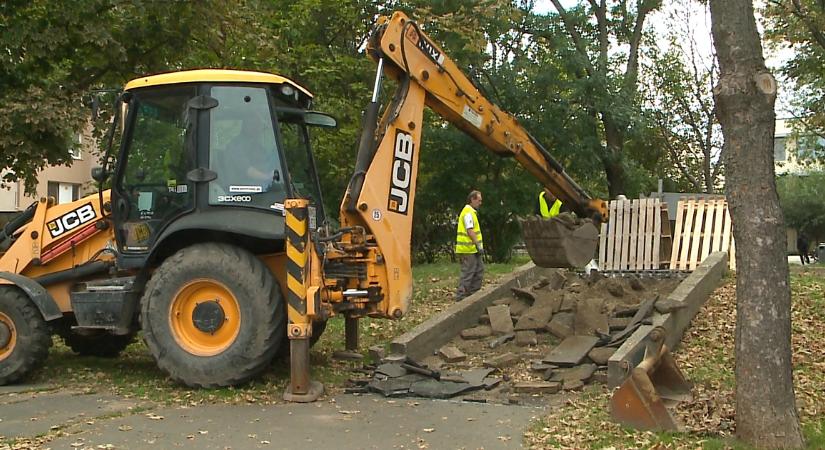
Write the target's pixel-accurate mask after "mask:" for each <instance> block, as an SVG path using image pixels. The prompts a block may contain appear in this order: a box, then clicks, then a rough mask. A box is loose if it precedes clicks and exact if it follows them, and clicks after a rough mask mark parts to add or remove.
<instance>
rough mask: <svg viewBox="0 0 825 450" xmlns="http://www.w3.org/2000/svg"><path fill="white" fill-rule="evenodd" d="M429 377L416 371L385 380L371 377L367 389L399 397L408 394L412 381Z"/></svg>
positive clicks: (385, 395)
mask: <svg viewBox="0 0 825 450" xmlns="http://www.w3.org/2000/svg"><path fill="white" fill-rule="evenodd" d="M430 379H431V378H429V377H425V376H424V375H419V374H416V373H412V374H407V375H404V376H401V377H398V378H388V379H386V380H378V379H373V380H372V381H370V382H369V384H368V385H367V389H369V390H370V391H371V392H377V393H379V394H381V395H383V396H384V397H400V396H404V395H409V393H410V388H411V387H412V384H413V383H415V382H417V381H423V380H430Z"/></svg>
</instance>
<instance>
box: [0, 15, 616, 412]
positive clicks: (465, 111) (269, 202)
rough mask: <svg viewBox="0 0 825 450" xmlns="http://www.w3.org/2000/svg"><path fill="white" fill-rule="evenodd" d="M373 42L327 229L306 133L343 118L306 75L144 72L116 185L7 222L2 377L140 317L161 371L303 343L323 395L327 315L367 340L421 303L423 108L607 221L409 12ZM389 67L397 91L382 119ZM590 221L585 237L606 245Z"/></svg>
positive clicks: (236, 371) (301, 378)
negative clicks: (315, 353) (352, 146)
mask: <svg viewBox="0 0 825 450" xmlns="http://www.w3.org/2000/svg"><path fill="white" fill-rule="evenodd" d="M367 52H368V54H369V56H370V57H372V58H373V59H374V60H375V61H376V62H377V64H378V70H377V74H376V78H375V88H374V91H373V96H372V101H371V102H370V104H369V106H368V108H367V112H366V114H365V126H364V132H363V135H362V137H361V141H360V144H359V148H358V155H357V161H356V164H355V173H354V174H353V176H352V179H351V181H350V183H349V186H348V188H347V191H346V193H345V194H344V196H343V200H342V202H341V206H340V212H339V220H340V227H339V228H337V229H332V228H331V227H330V226H328V225H325V224H326V223H328V222H327V220H326V218H327V213H326V211H324V208H323V202H322V197H321V191H320V185H319V182H318V176H319V174H318V173H317V170H316V165H315V162H314V160H313V155H312V151H311V148H310V130H311V129H312V128H314V127H334V126H335V125H336V122H335V120H334V119H333V118H332V117H330V116H329V115H326V114H323V113H319V112H315V111H312V110H311V105H312V98H313V96H312V94H310V93H309V92H308V91H307V90H306V89H304V88H303V87H301V86H299V85H298V84H296V83H294V82H292V81H290V80H289V79H287V78H284V77H281V76H278V75H273V74H268V73H260V72H246V71H234V70H192V71H183V72H176V73H166V74H160V75H153V76H147V77H144V78H138V79H136V80H133V81H131V82H129V83H128V84H127V85H126V86H125V87H124V89H123V91H122V94H121V95H120V96H119V98H118V106H117V107H116V108H115V111H117V112H118V113H116V117H115V118H114V121H113V123H114V124H118V123H122V136H121V139H120V141H121V142H120V146H119V150H118V151H117V154H116V155H114V154H107V157H106V158H105V163H104V165H103V167H101V168H96V170H94V171H93V178H94V179H95V180H97V181H98V182H99V183H100V185H101V186H103V185H104V183H106V182H110V183H111V189H106V190H103V189H101V190H100V192H99V193H97V194H94V195H91V196H88V197H85V198H82V199H80V200H78V201H75V202H73V203H70V204H55V201H54V199H52V198H49V199H46V198H43V199H40V200H39V201H38V202H37V203H36V204H34V205H32V207H31V208H29V209H28V210H26V211H25V212H24V213H23V214H21V215H20V216H19V217H17V218H16V219H15V220H13V221H12V222H10V223H9V224H8V225H7V226H6V227H5V228H4V229H3V231H2V233H0V240H6V241H10V246H9V247H8V250H7V251H5V253H3V254H2V256H0V384H7V383H12V382H15V381H18V380H21V379H23V378H24V377H25V376H26V375H27V374H29V373H30V372H31V371H32V370H33V369H34V368H36V367H37V366H38V365H40V364H41V363H42V362H43V361H44V360H45V359H46V356H47V354H48V348H49V346H50V344H51V342H52V341H51V335H52V334H53V333H56V334H59V335H61V336H62V337H63V338H64V339H65V341H66V343H67V344H68V345H69V346H71V348H72V349H74V350H75V351H76V352H78V353H80V354H87V355H97V356H108V357H113V356H116V355H117V354H118V353H119V352H120V351H121V350H123V349H124V348H125V347H126V346H127V345H128V344H129V343H130V342H132V340H133V337H134V336H135V334H136V333H137V331H138V330H141V331H142V335H143V338H144V340H145V341H146V344H147V346H148V348H149V351H150V352H151V353H152V355H153V357H154V359H155V360H156V361H157V364H158V366H159V367H160V368H161V369H163V370H164V371H165V372H166V373H168V374H169V376H170V377H171V378H173V379H174V380H177V381H179V382H181V383H184V384H186V385H189V386H196V387H216V386H227V385H236V384H239V383H243V382H245V381H247V380H249V379H250V378H252V377H254V376H256V375H257V374H259V373H260V372H261V371H262V370H264V368H265V367H266V366H267V364H269V363H270V361H271V360H272V359H273V357H274V356H275V355H276V353H278V351H279V350H284V351H286V350H287V349H289V351H290V355H291V356H290V358H291V385H290V387H289V388H288V389H287V392H286V393H285V397H286V398H287V399H289V400H293V401H312V400H314V399H315V398H317V396H318V395H320V393H321V391H322V386H320V385H319V384H318V383H313V382H311V381H310V377H309V363H308V361H309V358H308V354H309V347H310V345H311V343H312V342H313V341H314V340H316V339H317V338H318V337H319V336H320V334H321V332H322V331H323V329H324V326H325V324H326V321H327V320H328V319H329V318H330V317H333V316H336V315H342V316H344V317H345V325H346V341H347V342H346V344H347V347H348V348H352V347H354V346H356V345H357V338H358V335H357V320H358V318H361V317H367V316H369V317H385V318H393V319H398V318H401V317H402V316H403V315H404V314H405V312H406V311H407V309H408V308H409V306H410V300H411V298H412V287H413V286H412V277H411V270H410V263H411V261H410V236H411V227H412V217H413V208H414V205H415V189H416V177H417V174H418V156H419V151H420V150H421V149H420V145H419V143H420V142H421V132H422V129H421V128H422V116H423V111H424V107H425V106H428V107H430V108H431V109H433V110H434V111H435V112H437V113H438V114H440V115H441V116H442V117H444V118H445V119H446V120H448V121H449V122H451V123H453V124H454V125H455V126H457V127H458V128H460V129H461V130H463V131H464V132H466V133H467V134H469V135H470V136H472V137H473V138H475V139H476V140H477V141H478V142H479V143H480V144H481V145H482V146H483V147H484V148H486V149H488V150H489V151H491V152H494V153H496V154H499V155H501V156H507V157H513V158H515V159H516V160H517V161H518V162H519V163H520V164H521V165H522V166H524V168H525V169H526V170H527V171H528V172H529V173H531V174H532V175H533V176H535V177H536V179H537V180H538V181H539V182H540V183H541V184H542V185H544V186H545V187H547V188H548V189H550V190H551V191H552V192H553V193H554V194H555V195H556V196H557V197H558V198H559V199H561V200H562V201H563V202H564V203H565V204H566V205H567V206H569V207H570V208H572V209H573V210H574V211H575V212H576V213H578V215H579V216H580V217H588V218H590V217H592V218H595V219H596V220H598V219H600V218H603V217H606V208H605V203H604V202H603V201H601V200H596V199H591V198H590V197H589V196H588V195H587V194H586V193H585V192H584V191H583V190H582V189H581V188H580V187H579V186H578V185H577V184H576V183H575V182H574V181H573V180H572V179H571V178H570V177H569V176H568V175H567V174H566V173H565V172H564V169H563V168H562V167H561V165H559V164H558V163H557V162H556V161H555V160H554V159H553V158H552V157H551V156H550V154H549V153H548V152H547V151H546V150H545V149H544V148H543V147H542V146H541V145H540V144H539V143H538V142H537V141H536V140H535V139H534V138H533V137H532V136H530V134H529V133H528V132H527V131H526V130H524V129H523V128H522V127H521V126H520V125H519V124H518V122H517V120H516V119H515V118H514V117H513V116H511V115H510V114H508V113H506V112H504V111H502V110H500V109H499V108H498V107H497V106H496V105H494V104H492V103H491V102H489V101H488V100H487V99H485V98H484V97H483V96H482V95H481V93H480V92H479V90H478V89H476V87H475V86H474V85H473V83H472V82H470V80H468V79H467V77H466V76H465V75H464V74H463V73H462V72H461V71H460V70H459V69H458V68H457V67H456V65H455V64H454V63H453V61H451V60H450V59H449V58H448V57H446V55H445V54H444V52H443V51H442V50H441V49H440V48H439V47H438V46H437V45H436V44H435V43H434V42H432V41H431V40H430V39H429V38H428V37H427V36H426V35H425V34H424V33H422V31H421V30H420V29H419V27H418V26H417V25H416V24H415V23H414V22H413V21H411V20H409V19H408V18H407V17H406V16H405V15H404V14H402V13H395V14H394V15H393V16H392V17H385V18H382V19H381V20H380V22H379V23H378V25H377V27H376V29H375V31H374V33H373V35H372V37H371V39H370V41H369V45H368V49H367ZM385 75H386V76H390V77H392V78H394V79H395V80H397V82H398V83H397V84H398V88H397V90H396V92H395V95H394V96H393V97H392V99H391V100H390V102H389V103H388V104H387V105H386V107H385V108H384V109H383V116H382V117H381V118H380V120H379V117H378V115H379V110H380V109H381V105H380V104H379V102H378V97H379V95H378V94H379V91H380V87H381V82H382V79H383V77H384V76H385ZM121 110H122V111H124V113H123V117H122V119H121V118H120V117H118V115H119V112H120V111H121ZM112 135H114V129H113V130H112V131H110V137H111V136H112ZM110 152H111V139H110ZM111 153H113V152H111ZM110 161H114V163H113V164H111V163H110ZM110 166H111V167H110ZM589 226H590V227H592V228H593V230H591V231H590V232H589V233H584V234H585V235H587V236H586V237H585V239H583V241H582V242H583V244H582V245H585V246H586V247H587V248H586V250H587V252H589V254H591V255H592V254H593V251H594V250H595V245H596V240H595V239H594V238H593V236H594V233H595V227H593V226H592V225H589ZM581 234H582V233H581V232H579V234H578V235H581ZM591 241H592V242H591ZM545 242H546V244H545V245H551V246H556V248H562V247H563V246H562V245H560V244H559V243H558V242H556V241H554V240H553V239H549V240H546V241H545ZM549 251H553V249H549ZM562 264H563V262H562ZM285 338H287V339H288V340H285ZM287 342H288V343H289V344H290V345H288V346H287V345H286V343H287Z"/></svg>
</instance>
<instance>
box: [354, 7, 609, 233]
mask: <svg viewBox="0 0 825 450" xmlns="http://www.w3.org/2000/svg"><path fill="white" fill-rule="evenodd" d="M367 51H368V54H369V55H370V56H371V57H372V58H373V59H375V60H376V61H379V60H382V59H383V60H384V67H385V70H386V72H387V73H388V74H390V75H391V76H393V77H394V78H396V79H397V80H399V81H401V80H403V79H405V78H407V77H409V78H410V80H411V82H413V83H417V84H419V85H420V86H421V87H422V88H424V90H425V91H426V96H425V103H426V105H427V106H428V107H430V108H431V109H433V110H434V111H435V112H437V113H438V114H439V115H441V116H442V117H444V118H445V119H446V120H448V121H449V122H450V123H452V124H453V125H455V126H456V127H458V128H459V129H461V130H462V131H464V132H465V133H467V134H468V135H470V136H471V137H472V138H473V139H475V140H476V141H478V142H479V143H480V144H482V146H483V147H484V148H486V149H487V150H489V151H491V152H494V153H496V154H498V155H501V156H508V157H513V158H515V159H516V160H517V161H518V162H519V164H521V165H522V166H523V167H524V168H525V169H526V170H527V171H528V172H529V173H530V174H532V175H533V176H534V177H535V178H536V180H537V181H538V182H539V183H541V184H542V185H543V186H545V187H546V188H548V189H549V190H550V191H551V192H552V193H553V194H554V195H555V196H556V197H557V198H559V199H560V200H561V201H562V202H563V203H564V204H565V205H567V206H568V207H570V208H571V209H572V210H573V211H575V212H576V214H578V215H579V216H581V217H594V218H597V219H601V218H603V217H606V216H607V205H606V203H605V202H604V201H602V200H597V199H592V198H591V197H590V196H589V195H588V194H587V193H586V192H585V191H584V189H582V188H581V187H580V186H579V185H578V184H577V183H576V182H575V181H574V180H573V179H572V178H571V177H570V176H569V175H568V174H567V172H565V170H564V168H563V167H562V165H561V164H559V162H558V161H556V160H555V159H554V158H553V156H552V155H551V154H550V153H549V152H548V151H547V150H546V149H545V148H544V147H543V146H542V145H541V144H540V143H539V142H538V141H537V140H536V139H535V138H534V137H533V136H532V135H531V134H530V133H529V132H528V131H527V130H526V129H524V128H523V127H522V126H521V125H520V124H519V123H518V120H517V119H516V118H515V117H513V115H511V114H509V113H507V112H505V111H502V110H501V108H499V107H498V106H496V105H495V104H494V103H492V102H490V101H489V100H488V99H487V98H486V97H484V95H482V94H481V92H480V91H479V90H478V89H477V88H476V87H475V85H474V84H473V83H472V82H471V81H470V80H469V79H468V78H467V77H466V76H465V75H464V73H463V72H462V71H461V70H460V69H459V68H458V67H457V66H456V64H455V63H454V62H453V61H452V60H451V59H450V58H449V57H447V56H446V54H445V53H444V51H443V50H441V48H439V47H438V45H437V44H435V43H434V42H433V41H432V40H430V39H429V38H428V37H427V36H426V35H425V34H424V33H423V32H422V31H421V29H420V28H419V27H418V24H416V23H415V22H413V21H412V20H410V19H409V18H407V17H406V16H405V15H404V14H403V13H401V12H397V13H395V14H393V15H392V17H383V18H382V19H381V20H380V21H379V24H378V26H377V27H376V30H375V32H374V34H373V36H372V39H371V40H370V43H369V46H368V48H367Z"/></svg>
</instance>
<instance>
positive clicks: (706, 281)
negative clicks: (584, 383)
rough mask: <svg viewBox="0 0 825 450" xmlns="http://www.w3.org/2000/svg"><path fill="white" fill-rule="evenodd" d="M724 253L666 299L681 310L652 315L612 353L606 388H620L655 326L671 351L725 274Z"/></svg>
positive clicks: (709, 260) (708, 260) (704, 264)
mask: <svg viewBox="0 0 825 450" xmlns="http://www.w3.org/2000/svg"><path fill="white" fill-rule="evenodd" d="M727 261H728V257H727V253H725V252H716V253H712V254H711V255H709V256H708V257H707V258H705V260H704V261H703V262H702V263H701V264H700V265H699V266H698V267H697V268H696V270H694V271H693V273H691V274H690V275H688V277H687V278H685V279H684V280H683V281H682V282H681V283H679V286H677V287H676V289H675V290H674V291H673V292H671V293H670V295H668V297H667V299H668V300H670V301H673V302H677V304H681V305H682V307H681V308H678V309H675V310H673V311H672V312H670V313H667V314H659V313H657V312H655V311H654V313H653V320H652V325H642V326H640V327H639V328H638V329H637V330H636V331H635V332H634V333H633V334H632V335H631V336H630V337H629V338H628V339H627V340H626V341H625V342H624V344H622V346H621V347H619V349H618V350H616V353H614V354H613V356H611V357H610V359H609V360H608V361H607V385H608V386H609V387H610V388H611V389H612V388H616V387H618V386H620V385H621V384H622V382H624V380H625V379H626V378H627V376H628V375H629V374H630V371H631V370H632V369H633V368H634V367H636V366H637V365H638V364H639V363H640V362H641V361H642V358H644V353H645V347H646V345H647V342H648V339H647V337H648V334H650V331H651V330H652V329H653V328H654V327H656V326H662V327H664V328H665V330H666V331H667V333H666V337H665V344H666V345H667V347H668V348H669V349H675V348H676V347H677V346H678V345H679V343H680V342H681V341H682V335H683V334H684V332H685V330H686V329H687V327H688V325H690V321H691V320H693V318H694V317H695V316H696V314H697V313H698V312H699V309H700V308H701V307H702V305H704V304H705V302H706V301H707V299H708V298H709V297H710V294H711V293H712V292H713V290H714V289H716V287H717V286H718V285H719V281H720V280H722V277H723V276H724V275H725V273H726V271H727Z"/></svg>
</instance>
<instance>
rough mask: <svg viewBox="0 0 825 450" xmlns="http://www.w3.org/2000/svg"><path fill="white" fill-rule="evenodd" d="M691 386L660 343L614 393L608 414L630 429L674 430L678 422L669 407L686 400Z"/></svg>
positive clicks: (677, 426)
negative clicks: (656, 349)
mask: <svg viewBox="0 0 825 450" xmlns="http://www.w3.org/2000/svg"><path fill="white" fill-rule="evenodd" d="M691 389H692V386H691V384H690V383H688V382H687V381H686V380H685V377H684V375H682V371H680V370H679V368H678V367H677V366H676V362H675V361H674V360H673V357H672V356H671V355H670V352H669V351H668V350H667V346H665V345H661V347H660V348H659V349H658V351H655V352H654V353H653V354H649V355H648V356H645V359H644V360H643V361H642V362H641V363H639V365H638V366H636V367H635V368H634V369H633V370H632V371H631V372H630V376H629V377H628V378H627V379H626V380H625V382H624V383H622V385H621V386H620V387H619V388H618V389H617V390H616V391H615V392H614V393H613V398H612V399H611V400H610V414H611V415H612V416H613V419H614V420H615V421H617V422H619V423H620V424H622V425H627V426H630V427H633V428H637V429H641V430H660V431H666V430H671V431H675V430H678V429H679V424H678V423H677V422H676V420H675V419H674V418H673V415H672V414H671V413H670V411H669V410H668V406H673V405H675V404H676V403H678V402H680V401H685V400H689V399H690V398H691V397H692V395H691Z"/></svg>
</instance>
